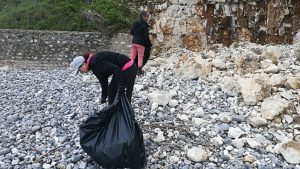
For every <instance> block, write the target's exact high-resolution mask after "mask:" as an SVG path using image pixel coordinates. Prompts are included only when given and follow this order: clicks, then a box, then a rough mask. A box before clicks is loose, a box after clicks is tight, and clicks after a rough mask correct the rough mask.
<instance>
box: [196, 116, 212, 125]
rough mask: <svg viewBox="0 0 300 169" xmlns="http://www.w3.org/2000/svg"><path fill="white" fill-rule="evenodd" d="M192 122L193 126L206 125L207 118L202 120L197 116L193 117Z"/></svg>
mask: <svg viewBox="0 0 300 169" xmlns="http://www.w3.org/2000/svg"><path fill="white" fill-rule="evenodd" d="M192 122H193V123H194V124H195V126H201V125H202V126H206V125H207V124H208V123H209V122H208V121H207V120H203V119H201V118H197V117H193V118H192Z"/></svg>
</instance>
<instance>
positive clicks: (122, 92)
mask: <svg viewBox="0 0 300 169" xmlns="http://www.w3.org/2000/svg"><path fill="white" fill-rule="evenodd" d="M125 92H126V88H125V87H124V86H120V87H119V94H120V95H121V94H124V93H125Z"/></svg>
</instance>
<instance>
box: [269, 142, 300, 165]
mask: <svg viewBox="0 0 300 169" xmlns="http://www.w3.org/2000/svg"><path fill="white" fill-rule="evenodd" d="M275 148H276V152H279V153H280V154H282V156H283V157H284V159H285V160H286V161H287V162H289V163H291V164H300V143H299V142H296V141H289V142H287V143H280V144H278V145H276V147H275Z"/></svg>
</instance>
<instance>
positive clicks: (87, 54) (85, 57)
mask: <svg viewBox="0 0 300 169" xmlns="http://www.w3.org/2000/svg"><path fill="white" fill-rule="evenodd" d="M90 53H91V52H89V51H86V52H84V53H83V54H82V56H83V58H84V61H85V62H87V60H88V58H89V56H90Z"/></svg>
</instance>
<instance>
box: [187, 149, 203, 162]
mask: <svg viewBox="0 0 300 169" xmlns="http://www.w3.org/2000/svg"><path fill="white" fill-rule="evenodd" d="M187 157H188V158H189V159H191V160H193V161H194V162H202V161H205V160H206V159H207V152H206V151H205V150H204V149H202V148H199V147H193V148H191V149H188V150H187Z"/></svg>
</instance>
